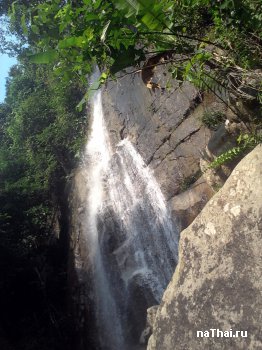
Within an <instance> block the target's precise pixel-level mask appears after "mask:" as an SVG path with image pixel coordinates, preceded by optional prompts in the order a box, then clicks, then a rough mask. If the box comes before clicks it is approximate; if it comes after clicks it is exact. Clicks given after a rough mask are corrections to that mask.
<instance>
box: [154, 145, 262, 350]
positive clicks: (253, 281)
mask: <svg viewBox="0 0 262 350" xmlns="http://www.w3.org/2000/svg"><path fill="white" fill-rule="evenodd" d="M261 233H262V146H257V147H256V148H255V149H254V150H253V151H252V152H251V153H249V154H248V155H247V156H246V157H245V158H244V159H243V160H242V161H241V162H240V163H239V164H238V165H237V167H236V168H235V169H234V171H233V172H232V174H231V176H230V177H229V179H228V180H227V181H226V183H225V185H224V186H223V188H222V189H221V190H220V191H219V192H217V194H216V195H214V197H213V198H212V199H211V200H210V201H209V202H208V204H207V205H206V206H205V208H204V209H203V211H202V212H201V213H200V214H199V215H198V217H197V218H196V219H195V220H194V221H193V222H192V224H191V225H190V226H189V227H188V228H187V229H186V230H184V231H183V232H182V234H181V240H180V248H179V264H178V266H177V269H176V272H175V274H174V276H173V278H172V281H171V282H170V284H169V286H168V288H167V290H166V292H165V294H164V296H163V300H162V303H161V305H160V307H159V309H158V312H157V315H156V318H155V322H154V327H153V335H152V336H151V337H150V339H149V343H148V347H147V349H148V350H174V349H175V350H197V349H201V350H202V349H203V350H209V349H212V350H216V349H218V350H223V349H224V350H228V349H234V350H237V349H243V350H247V349H251V350H256V349H257V350H258V349H262V336H261V325H262V313H261V309H262V297H261V290H262V280H261V275H262V255H261V251H262V249H261V248H262V236H261ZM211 329H214V331H212V330H211ZM217 330H219V331H223V332H225V331H229V332H230V331H231V332H232V335H233V337H225V336H226V335H230V333H223V335H224V336H223V337H216V335H217ZM197 331H203V332H204V331H209V336H210V337H197ZM235 331H247V337H241V336H240V335H241V334H240V333H238V337H236V333H235ZM212 334H214V337H212ZM218 334H219V335H221V333H218ZM242 334H243V335H246V334H245V333H242ZM205 335H208V333H205ZM234 335H235V337H234Z"/></svg>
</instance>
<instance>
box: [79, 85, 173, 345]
mask: <svg viewBox="0 0 262 350" xmlns="http://www.w3.org/2000/svg"><path fill="white" fill-rule="evenodd" d="M92 111H93V121H92V128H91V133H90V135H89V138H88V143H87V145H86V149H85V154H84V157H83V160H82V167H84V168H85V169H86V172H85V173H86V186H87V193H88V195H87V198H86V203H85V205H86V213H87V215H86V216H85V227H86V230H85V235H86V237H85V238H86V242H87V243H86V244H87V246H88V251H89V259H90V263H91V265H92V284H93V295H94V303H95V310H96V320H95V321H96V329H97V333H98V334H99V344H100V349H102V350H120V349H121V350H129V349H130V348H131V347H132V349H133V348H134V345H135V344H137V343H138V340H139V333H140V332H141V330H142V329H141V327H143V325H144V324H145V317H146V308H147V307H149V306H151V305H154V304H156V303H158V302H159V301H160V300H161V297H162V295H163V291H164V289H165V288H166V286H167V284H168V282H169V281H170V278H171V276H172V274H173V272H174V268H175V265H176V260H177V241H178V233H177V229H176V227H175V225H174V223H173V221H172V220H171V217H170V213H169V211H168V208H167V206H166V202H165V199H164V196H163V194H162V193H161V190H160V187H159V185H158V183H157V181H156V179H155V178H154V175H153V173H152V171H151V170H150V169H149V167H147V166H146V165H145V163H144V161H143V159H142V157H141V156H140V155H139V154H138V152H137V151H136V150H135V148H134V146H133V145H132V143H131V142H130V141H129V140H128V139H124V140H122V141H121V142H120V143H119V144H118V145H117V147H116V149H114V150H112V147H111V144H110V138H109V135H108V132H107V129H106V126H105V120H104V116H103V108H102V93H101V91H98V92H96V94H95V96H94V97H93V102H92Z"/></svg>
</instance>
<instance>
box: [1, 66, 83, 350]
mask: <svg viewBox="0 0 262 350" xmlns="http://www.w3.org/2000/svg"><path fill="white" fill-rule="evenodd" d="M82 95H83V90H82V87H81V86H80V84H79V82H77V81H71V82H70V84H69V83H67V84H66V83H65V82H64V81H60V80H58V79H57V77H54V76H53V72H52V70H51V69H50V68H49V67H48V66H36V65H35V64H31V63H29V62H28V61H26V60H21V61H20V63H19V64H18V65H16V66H14V67H13V68H12V69H11V71H10V74H9V78H8V81H7V95H6V99H5V102H4V103H2V104H1V105H0V118H1V130H0V139H1V142H0V183H1V186H0V187H1V190H0V201H1V213H0V225H1V229H0V235H1V239H0V254H1V257H0V272H1V281H0V299H1V303H2V304H1V309H2V313H1V318H0V324H1V323H2V329H1V326H0V331H1V330H2V331H3V332H5V334H8V335H9V338H10V339H12V341H11V344H9V345H7V344H5V343H4V345H2V344H1V334H0V346H1V348H2V346H3V347H4V346H5V349H6V350H7V349H8V346H10V348H11V349H12V347H11V346H12V345H13V346H14V349H17V348H19V349H49V350H51V349H58V348H63V349H65V348H66V346H68V334H69V333H68V330H67V329H66V328H65V327H66V322H67V317H66V316H65V314H64V307H65V305H64V303H65V293H64V288H65V284H66V275H65V271H66V256H67V249H68V248H67V244H66V237H65V235H66V227H65V226H66V222H65V221H66V218H65V215H67V212H66V199H65V196H64V194H63V193H64V185H65V181H66V177H67V176H69V174H70V171H71V169H72V168H73V166H74V165H75V163H76V161H77V160H78V157H77V155H78V154H79V151H80V150H81V144H82V140H83V135H84V133H85V124H86V116H85V113H83V112H82V113H80V112H78V111H77V110H76V108H75V105H76V101H77V100H79V99H80V98H81V96H82ZM16 329H19V332H18V331H16ZM65 332H66V333H65ZM64 333H65V334H64ZM58 344H60V347H59V345H58Z"/></svg>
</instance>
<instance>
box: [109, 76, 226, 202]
mask: <svg viewBox="0 0 262 350" xmlns="http://www.w3.org/2000/svg"><path fill="white" fill-rule="evenodd" d="M171 85H172V89H170V90H165V91H160V90H157V91H155V92H151V91H150V90H149V89H147V88H146V87H145V85H144V84H143V82H142V80H141V77H140V76H139V75H135V76H132V77H131V76H130V75H128V76H125V77H124V78H121V79H118V81H117V82H114V83H111V84H109V85H108V86H107V88H106V89H105V90H104V92H103V104H104V113H105V119H106V122H107V125H108V130H109V131H110V138H111V142H112V143H113V144H115V145H116V144H117V143H118V142H119V141H120V140H121V139H123V138H125V137H128V138H129V140H130V141H131V142H132V143H133V144H134V145H135V147H136V149H137V151H138V152H139V153H140V154H141V156H142V157H143V159H144V160H145V162H146V163H147V164H148V165H149V166H150V168H151V169H153V170H154V175H155V177H156V179H157V181H158V183H159V184H160V185H161V190H162V192H163V194H164V195H165V197H166V199H168V200H169V199H171V198H172V197H173V196H175V195H176V194H178V193H179V192H180V191H181V186H182V187H183V184H184V183H185V182H187V180H188V179H189V178H191V177H194V176H195V175H196V174H197V173H198V171H199V169H200V168H199V159H200V157H201V153H202V152H203V150H204V149H205V147H206V145H207V143H208V141H209V139H210V136H211V131H210V130H209V129H208V128H206V127H205V126H204V125H203V123H202V122H201V117H202V115H203V113H204V112H206V111H211V110H223V108H224V106H223V105H222V104H221V103H220V102H218V101H216V100H215V99H213V98H211V97H210V96H207V97H205V98H204V99H202V97H201V96H199V94H198V92H197V90H196V89H195V88H194V87H193V86H192V85H190V84H189V83H184V84H182V86H181V87H178V85H177V83H176V82H172V84H171Z"/></svg>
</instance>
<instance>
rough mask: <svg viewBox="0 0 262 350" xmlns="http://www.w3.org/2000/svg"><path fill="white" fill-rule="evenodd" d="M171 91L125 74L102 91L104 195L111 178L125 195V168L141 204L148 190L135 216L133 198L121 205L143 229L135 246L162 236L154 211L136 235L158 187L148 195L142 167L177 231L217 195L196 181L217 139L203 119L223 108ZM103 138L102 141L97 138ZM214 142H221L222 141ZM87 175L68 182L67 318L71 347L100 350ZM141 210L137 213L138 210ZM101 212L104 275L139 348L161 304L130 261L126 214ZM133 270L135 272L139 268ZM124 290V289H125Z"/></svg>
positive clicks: (186, 91) (186, 87) (206, 98)
mask: <svg viewBox="0 0 262 350" xmlns="http://www.w3.org/2000/svg"><path fill="white" fill-rule="evenodd" d="M160 73H161V74H160V78H161V79H167V77H165V75H164V72H160ZM162 85H164V84H162ZM172 86H173V88H172V89H170V90H164V89H161V90H156V91H155V92H152V91H151V90H149V89H147V88H146V87H145V85H144V84H143V82H142V80H141V78H140V76H137V75H135V76H134V75H128V74H127V75H125V76H124V77H119V78H118V80H117V81H116V82H111V83H108V85H107V86H106V87H105V88H104V90H103V98H102V100H103V109H104V119H105V123H106V129H107V133H108V138H109V140H108V141H109V144H110V147H109V148H110V149H111V148H112V150H110V152H112V154H111V156H110V157H112V158H111V161H110V167H111V170H112V174H113V177H112V179H111V180H112V181H111V180H110V176H109V177H108V176H106V177H105V178H104V181H105V182H104V191H105V192H108V191H109V190H110V188H109V187H108V184H107V183H108V181H109V180H110V181H109V182H111V183H117V184H118V185H117V186H116V187H117V188H118V192H119V191H120V192H121V191H124V192H126V190H127V189H126V188H125V186H126V184H125V181H126V179H125V176H126V175H125V174H124V173H126V172H124V171H123V165H124V166H125V168H126V169H127V168H130V169H129V171H130V176H131V178H132V179H133V180H134V181H137V185H135V184H132V186H135V187H134V189H132V192H133V194H134V193H136V195H135V196H136V197H137V199H138V198H140V197H141V193H145V194H144V195H143V194H142V197H144V198H142V197H141V198H140V199H141V201H140V202H141V203H140V204H139V206H136V207H137V209H136V210H135V211H133V209H132V205H131V204H132V203H131V202H132V201H131V202H130V201H129V200H130V198H131V197H132V196H131V197H130V196H129V197H130V198H129V199H126V200H125V202H126V203H125V207H128V206H129V207H130V209H128V211H129V212H130V213H131V214H132V217H133V219H132V220H131V221H130V222H132V225H133V226H134V225H135V226H136V229H135V231H137V232H140V231H141V229H142V231H141V232H140V233H139V235H138V236H139V237H140V239H139V240H140V241H141V239H142V237H143V236H144V233H143V232H145V233H146V232H147V231H152V230H153V231H158V235H157V236H156V237H158V236H161V235H160V232H162V231H161V230H158V229H157V224H155V223H154V222H155V221H154V220H156V218H157V215H155V214H152V213H153V212H152V211H151V209H150V210H147V211H146V212H147V213H151V214H150V215H151V219H150V220H146V222H147V223H146V225H150V224H151V226H152V227H153V229H152V228H151V229H150V230H149V229H148V228H146V226H144V224H142V223H140V224H139V225H138V226H139V230H140V231H139V230H137V228H138V226H137V224H138V222H139V220H140V219H139V217H141V218H142V217H144V214H143V210H145V207H147V206H148V205H151V202H152V203H153V202H154V201H152V200H150V198H151V194H153V193H154V192H155V190H156V186H155V189H151V190H149V187H150V186H149V187H148V184H147V181H145V178H143V172H144V170H143V169H145V168H147V167H146V165H147V166H148V168H147V169H148V171H149V172H152V173H153V174H154V177H155V179H156V180H157V186H158V185H160V187H161V190H162V193H163V194H164V196H165V199H166V202H167V203H168V207H169V209H170V211H171V216H172V219H173V220H174V221H175V222H176V223H175V226H176V227H177V226H178V227H179V228H180V230H181V229H182V228H185V227H187V226H188V225H189V224H190V223H191V222H192V220H193V219H194V218H195V217H196V215H197V214H198V213H199V212H200V210H201V209H202V208H203V207H204V205H205V204H206V203H207V201H208V200H209V199H210V198H211V197H212V195H213V194H214V190H213V188H212V186H210V184H209V181H206V179H205V178H204V177H203V176H201V171H200V158H201V157H202V156H203V154H205V153H206V149H207V146H208V145H209V144H210V139H211V140H212V139H214V136H215V135H217V133H216V132H214V131H212V130H210V129H209V128H207V127H206V126H205V125H204V124H203V122H202V116H203V114H204V113H206V112H213V111H221V112H223V113H225V112H226V111H225V107H224V105H223V104H222V103H221V102H219V101H218V100H216V99H214V98H213V97H211V96H210V95H208V94H207V95H200V94H199V93H198V92H197V91H196V89H195V88H194V87H193V86H192V85H190V84H188V83H184V84H182V86H179V85H178V84H177V83H176V82H172ZM222 134H223V133H222ZM223 135H224V134H223ZM100 137H101V140H102V138H103V137H102V135H101V134H100ZM126 138H127V139H128V140H129V141H130V142H131V143H132V145H134V146H135V150H136V151H138V152H139V154H140V155H141V156H142V159H143V160H141V161H139V162H140V163H141V169H140V171H138V170H137V169H138V168H137V167H136V166H135V165H134V163H133V160H132V159H129V158H128V157H129V156H128V152H127V153H126V152H125V157H124V154H122V153H123V152H124V149H125V146H124V145H123V144H122V146H119V142H120V141H121V140H123V139H126ZM218 139H219V140H220V136H219V137H218ZM101 140H100V141H101ZM129 141H128V142H129ZM126 142H127V141H125V143H126ZM123 146H124V148H123ZM130 147H131V145H130ZM130 147H129V148H130ZM132 147H133V146H132ZM107 148H108V147H107ZM129 148H128V149H129ZM217 148H218V147H216V150H217ZM121 149H122V150H121ZM103 152H104V151H103ZM131 153H132V152H131ZM136 157H138V156H136ZM89 161H90V159H89ZM144 162H145V163H144ZM121 164H122V165H121ZM120 165H121V166H120ZM119 166H120V168H119ZM89 173H90V171H88V172H86V170H85V168H84V167H83V166H82V167H81V166H80V168H79V169H78V171H77V172H76V173H75V176H74V178H73V185H72V191H71V193H72V195H71V208H72V216H71V230H72V232H71V255H70V256H71V259H70V268H69V279H70V288H71V295H72V296H73V302H72V305H73V308H72V313H73V314H74V317H75V319H76V320H77V330H78V334H79V336H78V339H77V343H76V345H75V348H76V349H85V348H86V347H89V348H91V347H92V346H94V348H97V344H96V341H97V340H96V338H97V333H96V330H95V329H94V328H93V324H94V322H93V321H94V317H95V316H94V315H95V312H96V310H95V308H94V294H95V292H94V290H93V282H92V281H91V280H92V277H91V275H92V271H91V270H92V269H91V266H90V263H89V262H88V256H90V254H91V253H90V249H89V248H88V244H87V238H86V233H87V232H88V230H89V227H88V225H85V224H84V222H85V218H86V217H87V216H88V210H86V208H85V203H86V198H87V196H88V193H87V189H86V183H88V181H89V180H90V175H89ZM124 175H125V176H124ZM123 176H124V177H123ZM141 186H142V187H141ZM147 187H148V188H147ZM139 188H141V189H142V188H143V191H145V192H141V191H142V190H141V191H140V192H141V193H140V194H139ZM121 189H122V190H121ZM109 197H110V196H109ZM111 197H112V196H111ZM120 197H121V196H120ZM133 197H134V196H133ZM122 198H125V196H124V193H122ZM120 199H121V198H120ZM118 206H119V205H118ZM140 206H141V210H140V209H139V208H140ZM105 207H107V208H108V209H107V210H105V211H104V215H103V217H102V216H100V219H99V220H98V226H99V228H98V229H99V230H101V232H100V234H99V237H100V238H99V240H100V242H99V244H100V246H101V250H102V251H103V252H104V254H105V255H104V256H103V259H104V261H106V269H107V274H109V275H110V276H113V277H112V278H113V279H112V280H111V283H113V285H114V288H115V286H118V291H117V293H118V294H117V295H118V297H117V300H118V301H120V300H125V303H126V304H128V305H127V306H126V307H125V311H123V313H124V314H125V318H126V321H125V322H126V323H128V325H129V326H128V327H125V328H129V329H128V331H127V333H128V337H129V338H130V339H131V340H132V341H134V343H135V344H136V346H137V345H138V341H139V338H140V335H141V332H142V330H143V328H144V327H145V321H146V308H148V307H149V306H152V305H154V304H156V303H157V302H159V301H160V299H159V298H156V297H155V296H154V293H152V288H151V287H152V286H151V285H150V283H151V282H150V283H149V284H148V285H147V284H146V283H145V281H144V277H143V276H142V275H143V271H145V269H140V272H139V271H138V272H139V273H137V272H136V273H135V270H134V266H133V262H134V261H135V256H136V255H137V254H138V249H137V247H136V248H132V247H131V246H132V244H131V243H132V240H130V239H126V238H127V237H128V235H126V234H124V232H125V230H123V227H124V226H125V224H126V222H127V221H128V220H126V219H125V215H126V214H125V215H122V214H121V215H116V214H117V213H114V209H113V207H111V206H110V202H108V203H106V204H105ZM138 209H139V210H138ZM123 218H124V219H123ZM123 220H124V226H123ZM156 221H157V220H156ZM132 225H131V226H132ZM133 229H134V227H133V228H132V230H131V231H134V230H133ZM173 231H174V234H175V232H176V231H177V230H176V229H174V230H173ZM125 236H126V238H125ZM174 237H175V235H174ZM145 242H148V243H147V244H146V245H145V246H144V248H143V249H142V250H141V249H140V250H141V251H149V253H150V249H151V248H150V249H149V247H148V244H150V242H157V239H153V240H152V239H151V240H149V241H148V240H145ZM130 244H131V246H130ZM159 247H160V246H159ZM159 247H158V248H157V249H158V250H159ZM140 248H141V247H140ZM157 249H156V250H154V252H151V253H150V254H153V255H154V256H156V260H155V262H154V264H156V265H158V264H159V266H161V254H162V253H164V251H165V249H163V252H159V253H157ZM160 250H161V249H160ZM132 251H134V252H135V255H134V256H133V257H132V256H129V255H130V254H131V253H132ZM121 252H123V254H122V253H121ZM120 253H121V254H122V258H121V259H120V257H119V254H120ZM150 254H149V255H150ZM131 255H132V254H131ZM158 259H159V260H158ZM158 261H159V262H158ZM162 263H163V260H162ZM170 263H171V264H173V265H172V268H173V269H172V271H171V274H170V277H171V275H172V272H173V271H174V268H175V263H174V262H172V261H171V260H170V262H168V263H165V267H166V266H168V265H169V264H170ZM135 269H136V270H137V268H135ZM133 270H134V271H133ZM162 274H163V273H162ZM153 275H154V274H153ZM121 276H122V277H121ZM126 276H129V277H130V276H132V278H131V279H130V280H128V283H127V286H124V281H125V280H126ZM129 277H128V278H129ZM170 277H169V278H170ZM160 279H161V278H160ZM169 280H170V279H168V281H169ZM166 283H168V282H166ZM165 287H166V284H165V286H164V288H165ZM125 288H126V292H124V291H125ZM162 292H163V291H162ZM162 292H161V295H162ZM114 293H116V291H114ZM123 294H125V295H123ZM87 330H88V331H87ZM147 337H148V335H145V337H142V338H144V339H142V338H141V339H140V340H141V342H142V343H144V344H145V342H146V339H147ZM90 341H91V342H90ZM103 350H104V349H103Z"/></svg>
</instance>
